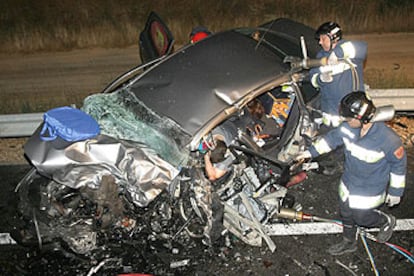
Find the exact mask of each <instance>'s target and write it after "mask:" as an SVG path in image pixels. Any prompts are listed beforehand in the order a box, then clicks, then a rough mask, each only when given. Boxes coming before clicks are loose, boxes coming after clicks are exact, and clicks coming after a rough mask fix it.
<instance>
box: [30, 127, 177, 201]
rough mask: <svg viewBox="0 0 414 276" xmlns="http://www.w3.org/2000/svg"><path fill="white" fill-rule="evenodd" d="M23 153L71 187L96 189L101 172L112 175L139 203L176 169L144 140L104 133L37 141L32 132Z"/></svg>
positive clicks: (168, 180) (163, 184) (151, 195)
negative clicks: (71, 139) (81, 138)
mask: <svg viewBox="0 0 414 276" xmlns="http://www.w3.org/2000/svg"><path fill="white" fill-rule="evenodd" d="M58 143H60V145H58ZM25 153H26V155H27V156H28V157H29V159H30V160H31V162H32V164H33V165H34V166H35V167H36V169H37V170H38V171H39V172H40V173H41V174H43V175H45V176H48V177H50V178H52V179H53V180H54V181H56V182H58V183H60V184H63V185H66V186H69V187H71V188H74V189H79V188H81V187H89V188H94V189H97V188H98V187H99V186H100V183H101V181H102V177H103V176H105V175H112V176H113V177H114V178H115V179H116V183H117V184H118V185H119V187H120V189H124V190H125V191H127V192H128V193H129V195H130V196H131V198H132V201H133V203H134V204H136V205H137V206H140V207H144V206H147V205H148V204H149V203H150V202H151V201H152V200H153V199H154V198H155V197H156V196H157V195H158V194H159V193H161V192H162V191H163V190H164V189H166V187H167V186H168V185H169V184H170V183H171V181H172V180H173V179H174V178H175V177H176V176H177V175H178V173H179V170H178V169H177V168H175V167H173V166H172V165H170V164H169V163H167V162H166V161H164V160H163V159H161V158H160V157H159V156H158V155H157V154H156V153H155V152H154V151H153V150H151V149H149V148H148V147H146V146H145V145H144V144H141V143H137V142H131V141H124V140H117V139H114V138H112V137H109V136H106V135H99V136H97V137H96V138H95V139H89V140H85V141H80V142H75V143H67V142H66V143H65V142H64V141H61V140H60V141H59V140H57V141H41V140H40V138H39V135H36V133H35V134H34V135H33V136H32V137H31V138H30V140H29V141H28V142H27V144H26V145H25Z"/></svg>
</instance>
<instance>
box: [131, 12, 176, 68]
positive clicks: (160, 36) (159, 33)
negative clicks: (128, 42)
mask: <svg viewBox="0 0 414 276" xmlns="http://www.w3.org/2000/svg"><path fill="white" fill-rule="evenodd" d="M173 45H174V37H173V36H172V34H171V31H170V29H168V27H167V25H165V23H164V21H162V19H161V18H160V17H159V16H158V14H156V13H155V12H153V11H152V12H151V13H150V14H149V16H148V19H147V22H146V23H145V28H144V30H143V31H142V32H141V33H140V35H139V49H140V58H141V62H142V63H147V62H148V61H151V60H153V59H156V58H158V57H161V56H163V55H168V54H170V53H171V52H172V49H173Z"/></svg>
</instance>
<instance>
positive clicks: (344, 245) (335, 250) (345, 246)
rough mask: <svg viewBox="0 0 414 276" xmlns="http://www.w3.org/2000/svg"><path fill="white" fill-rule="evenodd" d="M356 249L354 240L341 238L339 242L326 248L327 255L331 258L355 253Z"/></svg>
mask: <svg viewBox="0 0 414 276" xmlns="http://www.w3.org/2000/svg"><path fill="white" fill-rule="evenodd" d="M357 249H358V247H357V243H356V240H355V239H352V240H350V239H347V238H343V239H342V241H341V242H339V243H337V244H334V245H332V246H331V247H329V248H328V253H329V254H331V255H333V256H338V255H342V254H346V253H352V252H355V251H356V250H357Z"/></svg>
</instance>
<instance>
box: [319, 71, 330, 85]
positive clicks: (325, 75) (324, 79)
mask: <svg viewBox="0 0 414 276" xmlns="http://www.w3.org/2000/svg"><path fill="white" fill-rule="evenodd" d="M319 78H320V80H321V82H326V83H328V82H332V81H333V78H332V72H331V71H327V72H323V73H321V74H320V76H319Z"/></svg>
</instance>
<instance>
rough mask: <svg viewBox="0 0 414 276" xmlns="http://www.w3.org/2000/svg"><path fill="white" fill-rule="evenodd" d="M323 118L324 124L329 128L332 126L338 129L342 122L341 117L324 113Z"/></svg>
mask: <svg viewBox="0 0 414 276" xmlns="http://www.w3.org/2000/svg"><path fill="white" fill-rule="evenodd" d="M322 116H323V117H322V122H323V124H324V125H327V126H330V125H332V126H333V127H338V126H339V125H340V124H341V122H342V119H341V117H340V116H337V115H332V114H328V113H325V112H323V113H322Z"/></svg>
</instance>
